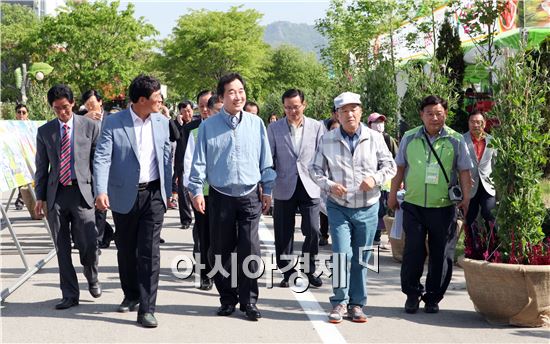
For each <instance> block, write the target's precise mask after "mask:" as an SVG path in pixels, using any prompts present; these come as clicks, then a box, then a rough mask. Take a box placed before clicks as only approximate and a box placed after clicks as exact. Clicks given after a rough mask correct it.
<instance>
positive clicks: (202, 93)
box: [197, 90, 213, 104]
mask: <svg viewBox="0 0 550 344" xmlns="http://www.w3.org/2000/svg"><path fill="white" fill-rule="evenodd" d="M208 93H210V94H212V93H213V92H212V91H210V90H202V91H200V92H199V94H197V104H199V98H200V97H202V96H204V95H205V94H208Z"/></svg>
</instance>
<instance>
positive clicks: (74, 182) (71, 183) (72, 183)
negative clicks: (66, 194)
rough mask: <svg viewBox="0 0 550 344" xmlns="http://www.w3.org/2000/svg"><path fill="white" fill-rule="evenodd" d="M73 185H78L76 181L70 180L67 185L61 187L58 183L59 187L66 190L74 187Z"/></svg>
mask: <svg viewBox="0 0 550 344" xmlns="http://www.w3.org/2000/svg"><path fill="white" fill-rule="evenodd" d="M75 185H78V181H77V180H76V179H71V180H70V181H69V184H67V185H63V184H61V183H59V186H61V187H64V188H68V187H71V186H75Z"/></svg>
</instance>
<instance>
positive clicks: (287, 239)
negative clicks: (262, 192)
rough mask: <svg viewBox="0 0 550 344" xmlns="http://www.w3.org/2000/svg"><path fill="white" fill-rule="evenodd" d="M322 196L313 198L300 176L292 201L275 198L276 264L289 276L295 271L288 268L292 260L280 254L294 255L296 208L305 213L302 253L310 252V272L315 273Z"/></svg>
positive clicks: (302, 225) (303, 218)
mask: <svg viewBox="0 0 550 344" xmlns="http://www.w3.org/2000/svg"><path fill="white" fill-rule="evenodd" d="M319 202H320V199H319V198H311V197H309V195H308V194H307V191H306V189H305V188H304V185H303V184H302V181H301V180H300V178H298V181H297V183H296V189H295V190H294V194H293V195H292V197H291V198H290V199H289V200H285V201H283V200H277V199H276V200H275V206H274V208H273V227H274V229H275V253H276V257H277V266H278V267H279V269H281V270H288V271H286V272H284V273H283V275H284V277H285V278H287V279H288V278H289V277H290V275H292V274H293V273H294V272H296V270H295V269H294V268H290V269H289V268H288V265H289V264H290V265H292V259H283V258H281V255H291V254H293V249H294V226H295V224H296V221H295V220H296V208H298V209H299V210H300V214H301V215H302V224H301V229H302V234H303V235H304V243H303V244H302V255H303V254H306V253H308V254H309V267H308V268H309V272H310V273H313V272H315V257H316V256H317V254H318V253H319Z"/></svg>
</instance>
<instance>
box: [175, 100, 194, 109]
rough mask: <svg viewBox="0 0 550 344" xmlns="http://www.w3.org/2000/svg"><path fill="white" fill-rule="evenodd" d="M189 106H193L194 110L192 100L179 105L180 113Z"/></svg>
mask: <svg viewBox="0 0 550 344" xmlns="http://www.w3.org/2000/svg"><path fill="white" fill-rule="evenodd" d="M187 106H191V109H193V103H191V101H190V100H184V101H182V102H181V103H179V104H178V111H181V109H184V108H186V107H187Z"/></svg>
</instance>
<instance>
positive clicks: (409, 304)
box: [405, 295, 420, 314]
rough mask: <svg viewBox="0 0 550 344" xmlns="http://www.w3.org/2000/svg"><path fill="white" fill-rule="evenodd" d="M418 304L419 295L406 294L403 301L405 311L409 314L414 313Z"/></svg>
mask: <svg viewBox="0 0 550 344" xmlns="http://www.w3.org/2000/svg"><path fill="white" fill-rule="evenodd" d="M419 305H420V297H418V296H414V295H408V296H407V301H406V302H405V312H407V313H409V314H413V313H416V311H418V307H419Z"/></svg>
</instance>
